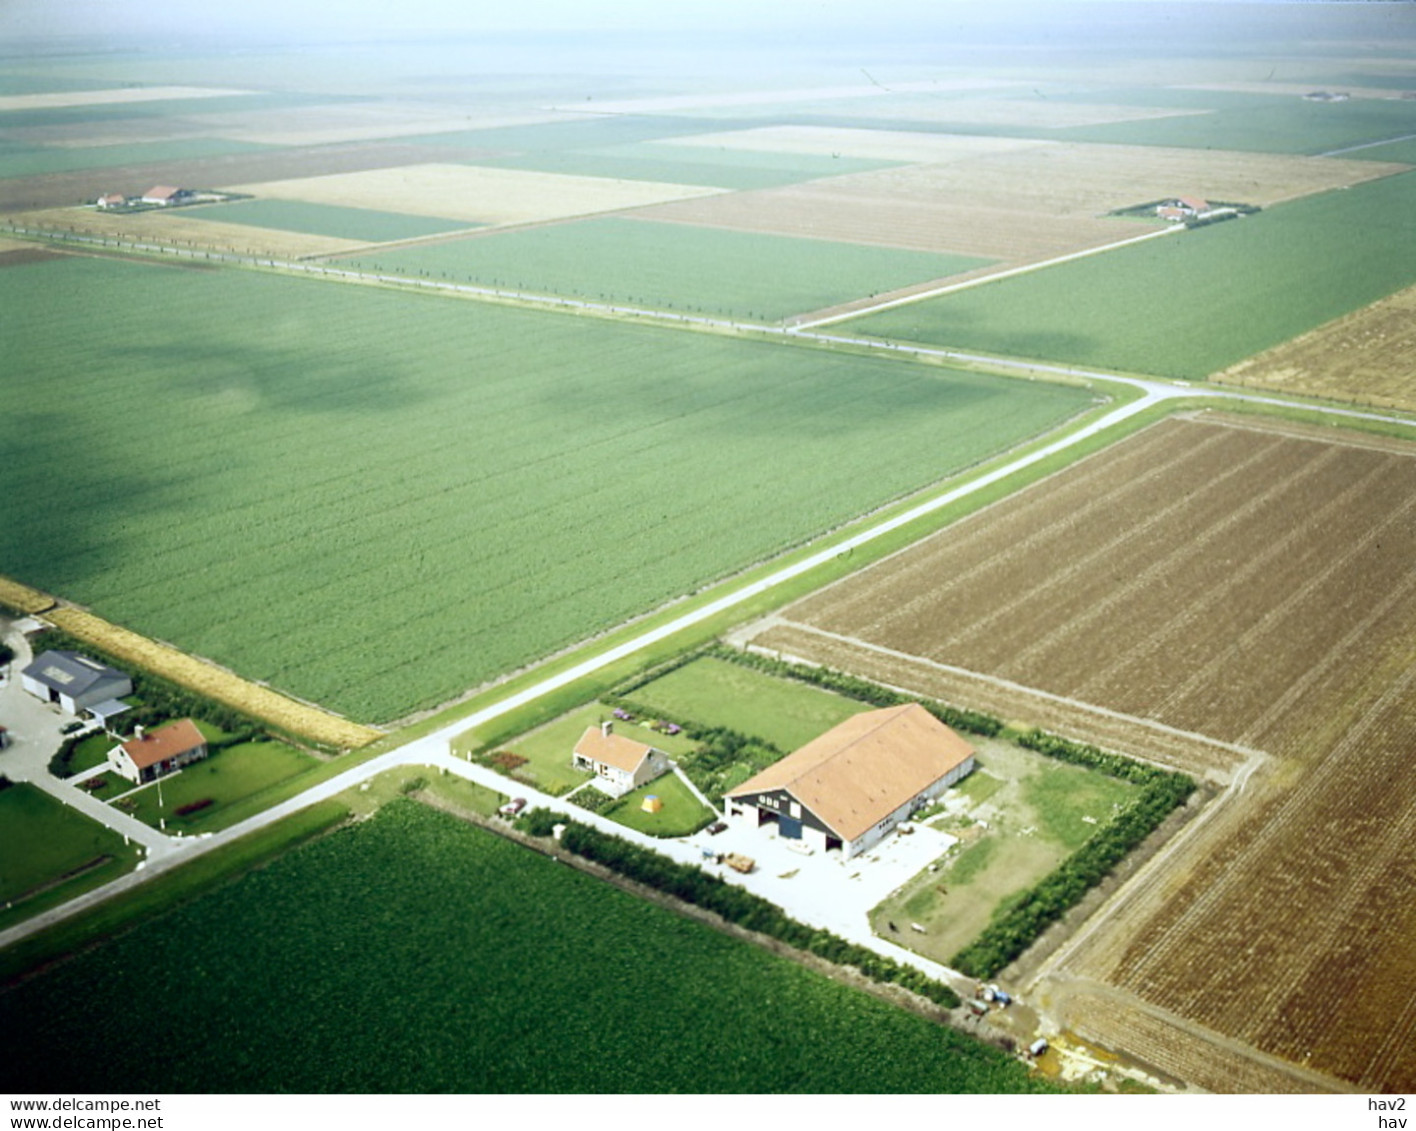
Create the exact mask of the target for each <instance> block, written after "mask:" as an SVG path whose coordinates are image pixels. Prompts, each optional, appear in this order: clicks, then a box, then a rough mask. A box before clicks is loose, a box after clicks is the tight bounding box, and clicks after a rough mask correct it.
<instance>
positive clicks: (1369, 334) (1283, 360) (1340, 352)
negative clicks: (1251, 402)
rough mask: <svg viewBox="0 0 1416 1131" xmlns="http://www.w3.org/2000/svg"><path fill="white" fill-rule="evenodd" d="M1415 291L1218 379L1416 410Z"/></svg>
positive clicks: (1329, 325) (1322, 328) (1266, 353)
mask: <svg viewBox="0 0 1416 1131" xmlns="http://www.w3.org/2000/svg"><path fill="white" fill-rule="evenodd" d="M1413 356H1416V287H1409V288H1407V289H1406V290H1404V291H1400V292H1398V293H1397V294H1394V295H1392V296H1391V297H1390V298H1385V299H1382V300H1381V301H1380V302H1376V303H1373V304H1372V305H1371V306H1367V307H1364V308H1362V309H1361V310H1358V311H1354V312H1353V313H1352V314H1349V315H1347V316H1346V317H1344V318H1339V319H1336V320H1335V321H1332V322H1329V323H1327V324H1326V325H1325V326H1319V327H1318V328H1317V329H1316V330H1312V331H1310V332H1309V333H1307V334H1304V335H1303V336H1302V337H1299V338H1295V339H1294V340H1293V341H1291V342H1284V343H1283V344H1282V345H1279V346H1275V347H1274V348H1273V349H1271V350H1265V351H1264V352H1263V353H1261V354H1259V355H1258V356H1257V357H1251V358H1249V359H1248V360H1247V361H1241V362H1240V363H1239V364H1238V365H1233V366H1230V367H1229V368H1228V369H1226V370H1224V371H1223V372H1221V373H1217V374H1216V375H1215V380H1217V381H1222V382H1224V383H1225V384H1233V385H1248V386H1252V387H1255V388H1260V389H1276V390H1278V391H1280V392H1286V393H1306V394H1309V395H1311V396H1317V397H1331V398H1333V399H1335V400H1344V401H1356V402H1358V403H1359V404H1370V405H1379V406H1381V407H1383V408H1398V409H1407V410H1416V368H1413V367H1412V364H1411V358H1412V357H1413Z"/></svg>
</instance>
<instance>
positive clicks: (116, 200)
mask: <svg viewBox="0 0 1416 1131" xmlns="http://www.w3.org/2000/svg"><path fill="white" fill-rule="evenodd" d="M97 203H98V206H99V207H100V208H122V207H123V205H125V204H127V203H128V198H127V197H126V196H124V195H123V194H122V193H121V192H110V193H106V194H104V195H103V196H100V197H99V198H98V201H97Z"/></svg>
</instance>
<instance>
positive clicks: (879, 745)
mask: <svg viewBox="0 0 1416 1131" xmlns="http://www.w3.org/2000/svg"><path fill="white" fill-rule="evenodd" d="M973 767H974V749H973V747H972V746H970V745H969V744H968V743H967V742H965V741H964V740H963V739H962V738H960V737H959V736H958V735H957V734H955V733H954V732H953V731H952V730H950V729H949V728H948V727H947V726H945V725H944V724H943V723H941V722H940V721H939V720H938V719H936V718H935V717H934V716H933V715H931V714H930V713H929V712H928V711H926V710H925V709H924V708H923V707H921V706H920V705H919V704H918V703H908V704H905V705H903V706H900V707H886V708H884V709H883V710H879V711H866V712H864V713H863V714H859V715H855V716H853V717H852V718H849V719H847V720H846V721H845V722H843V723H841V724H840V725H838V726H836V727H833V728H832V729H831V730H829V731H827V732H826V733H825V734H823V735H821V737H819V738H816V739H813V740H812V741H811V742H808V743H807V744H806V745H805V746H803V747H802V748H801V749H800V750H798V751H796V753H794V754H789V755H787V757H785V758H783V759H782V760H781V761H780V762H777V763H776V764H775V765H772V766H769V767H768V768H767V769H765V770H763V771H762V772H761V773H760V774H758V775H757V776H756V777H753V778H749V779H748V780H747V781H745V782H743V783H742V785H740V786H738V787H737V788H736V789H734V790H731V791H730V792H729V793H727V794H726V795H725V797H724V805H725V810H726V815H727V817H728V819H729V820H731V821H734V822H735V823H738V824H746V825H750V826H752V827H757V828H760V827H761V826H763V825H767V824H773V825H775V826H776V830H777V835H778V836H779V837H782V838H784V839H787V840H800V841H804V842H805V843H807V844H808V845H810V846H811V847H813V848H820V849H823V850H828V851H829V850H839V851H840V852H841V854H842V856H844V857H851V856H855V855H856V854H858V853H860V852H864V851H866V850H867V849H869V848H870V847H871V846H873V845H874V844H875V843H876V842H878V841H879V840H880V839H881V838H882V837H884V836H886V835H887V834H889V833H890V832H891V831H892V830H893V829H894V828H895V826H897V825H898V824H900V822H901V821H904V820H905V819H907V818H908V817H909V815H910V814H911V813H912V812H914V811H915V810H916V809H918V808H920V807H921V806H923V805H925V804H927V803H928V802H929V801H931V800H933V799H934V798H936V797H938V796H939V795H940V794H941V793H943V792H944V791H945V790H946V789H948V788H949V787H950V786H952V785H953V784H954V783H955V782H957V781H959V780H960V779H961V778H963V777H964V776H965V775H966V774H968V773H969V772H970V771H971V770H972V769H973Z"/></svg>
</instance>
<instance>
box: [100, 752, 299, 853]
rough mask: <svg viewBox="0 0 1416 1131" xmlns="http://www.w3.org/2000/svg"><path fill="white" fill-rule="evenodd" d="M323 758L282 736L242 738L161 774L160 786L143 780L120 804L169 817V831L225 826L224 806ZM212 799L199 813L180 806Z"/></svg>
mask: <svg viewBox="0 0 1416 1131" xmlns="http://www.w3.org/2000/svg"><path fill="white" fill-rule="evenodd" d="M318 764H319V763H318V762H317V760H316V759H314V758H312V757H311V756H310V755H308V754H305V753H302V752H301V751H299V750H296V749H295V748H294V747H291V746H286V745H285V744H284V743H281V742H243V743H240V744H238V745H236V746H229V747H227V748H226V749H225V750H219V751H216V752H215V753H213V754H211V755H209V756H208V757H207V758H205V759H203V760H202V761H200V762H194V763H193V764H192V765H190V766H187V767H186V768H185V769H183V770H182V771H181V772H180V773H177V774H173V775H169V776H168V777H165V778H162V779H161V788H160V789H159V787H158V783H157V782H153V783H152V784H151V785H147V786H144V787H143V788H142V789H141V790H140V791H138V792H136V793H133V794H131V795H130V797H129V798H128V799H127V800H128V801H129V802H130V804H125V805H122V806H120V807H121V808H124V809H126V810H127V811H128V812H131V813H132V814H133V816H135V817H137V818H138V820H140V821H145V822H147V823H148V824H149V825H152V826H154V827H157V825H158V823H159V820H160V819H165V820H166V822H167V831H168V832H177V831H179V830H180V831H188V832H190V831H196V832H202V831H205V830H207V829H217V828H222V827H223V817H224V816H225V811H226V810H227V808H228V807H230V806H231V805H232V804H234V803H235V802H237V801H242V800H244V799H245V798H248V797H251V796H253V795H254V794H257V793H259V792H260V791H261V790H263V789H266V788H268V787H269V786H272V785H275V784H277V783H278V782H282V781H285V780H287V779H289V778H292V777H295V776H296V775H297V774H301V773H304V772H305V771H306V770H309V769H312V768H313V767H314V766H316V765H318ZM159 799H160V800H159ZM208 799H210V800H211V801H212V802H213V803H212V804H211V805H208V806H206V807H205V808H203V809H200V810H198V811H197V812H195V813H191V814H187V815H185V816H184V815H179V814H178V812H177V810H178V809H179V808H181V807H182V806H183V805H188V804H191V803H192V802H195V801H204V800H208Z"/></svg>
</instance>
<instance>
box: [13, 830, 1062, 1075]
mask: <svg viewBox="0 0 1416 1131" xmlns="http://www.w3.org/2000/svg"><path fill="white" fill-rule="evenodd" d="M724 987H732V990H733V992H731V993H725V992H724ZM391 1017H397V1019H398V1023H397V1024H390V1020H389V1019H390V1018H391ZM174 1029H175V1030H177V1031H180V1033H181V1037H182V1039H181V1040H173V1041H169V1042H167V1043H166V1045H165V1047H164V1050H163V1055H162V1056H161V1057H115V1056H113V1055H112V1050H113V1049H114V1048H134V1047H141V1046H142V1045H143V1044H144V1043H145V1042H150V1041H151V1039H152V1034H153V1033H154V1032H159V1031H161V1032H170V1031H174ZM0 1034H3V1036H0V1064H3V1065H4V1068H3V1070H0V1079H3V1080H5V1081H8V1082H9V1084H10V1086H11V1090H14V1087H15V1086H16V1084H17V1082H20V1081H23V1090H24V1091H27V1092H37V1093H43V1092H46V1091H62V1092H63V1093H64V1094H71V1093H90V1092H91V1093H105V1092H123V1093H130V1092H161V1093H173V1092H175V1093H190V1092H204V1093H205V1092H216V1093H223V1092H228V1093H243V1092H426V1093H431V1092H454V1093H470V1092H493V1093H509V1092H534V1093H552V1092H605V1093H619V1092H627V1093H666V1092H712V1093H740V1092H753V1093H764V1094H765V1093H788V1092H793V1093H806V1092H872V1093H873V1092H962V1091H970V1092H1014V1091H1040V1090H1043V1089H1045V1088H1046V1087H1047V1085H1045V1084H1044V1083H1043V1082H1042V1081H1040V1080H1035V1079H1031V1078H1029V1076H1028V1075H1027V1070H1026V1068H1025V1067H1024V1066H1022V1065H1021V1064H1019V1063H1018V1062H1017V1061H1015V1060H1012V1059H1011V1058H1009V1057H1006V1056H1004V1055H1003V1054H1001V1053H999V1052H997V1051H996V1050H994V1049H991V1048H987V1047H985V1046H983V1045H980V1044H978V1043H977V1042H975V1041H973V1040H972V1039H970V1038H968V1037H965V1036H963V1035H961V1034H958V1033H955V1032H954V1031H952V1030H950V1029H947V1028H944V1027H942V1026H938V1025H935V1024H932V1023H930V1022H927V1021H924V1020H923V1019H921V1018H918V1017H915V1016H914V1015H912V1014H908V1013H905V1012H903V1011H902V1010H899V1009H898V1008H896V1007H894V1006H891V1005H888V1004H886V1003H884V1002H881V1001H879V1000H877V999H875V998H872V997H869V996H867V995H864V994H862V993H859V992H857V991H854V990H851V989H848V988H846V987H844V986H841V985H838V984H836V983H834V982H831V981H828V980H826V979H824V978H822V977H821V976H819V975H816V974H813V973H810V972H808V971H806V970H804V969H802V968H800V967H798V966H796V965H794V964H792V963H789V962H786V961H784V960H782V959H779V958H776V957H775V956H772V955H769V954H767V953H766V952H764V951H761V950H758V949H756V948H754V947H751V946H748V945H746V944H744V943H741V942H739V941H737V940H735V939H731V938H729V937H727V936H725V935H721V934H719V933H717V932H715V931H712V930H710V929H709V928H707V927H704V926H702V925H700V924H698V923H696V922H691V921H689V920H686V919H681V918H679V917H677V916H675V915H672V914H670V913H667V912H665V911H663V910H662V909H660V908H658V907H655V906H652V905H650V904H647V903H645V902H643V901H641V900H639V899H637V898H635V897H633V896H630V895H628V894H627V893H624V892H621V891H619V890H617V889H615V888H612V887H609V886H608V885H605V884H603V883H600V882H599V881H596V880H593V879H591V878H589V877H587V876H585V875H583V874H582V873H580V872H577V871H575V870H573V869H570V868H566V867H564V866H563V865H560V864H557V863H555V862H554V861H551V860H548V859H546V858H544V857H542V856H539V855H536V854H534V853H531V852H527V851H526V850H525V849H522V848H519V847H517V846H516V845H513V844H511V843H509V842H507V841H504V840H501V839H500V838H498V837H496V836H494V835H491V834H489V833H486V832H483V831H481V830H479V829H475V828H472V827H470V826H468V825H464V824H462V823H460V822H458V821H456V820H455V819H453V818H450V817H447V816H445V815H443V814H440V813H435V812H432V811H430V810H427V809H425V808H423V807H421V806H417V805H414V804H411V803H401V804H398V805H396V806H393V807H391V808H390V809H388V810H385V811H384V812H383V813H381V814H380V815H379V816H378V817H376V818H375V819H373V820H371V821H367V822H364V823H362V824H359V825H356V826H353V827H351V828H347V829H344V830H341V831H338V832H335V833H333V834H331V835H330V836H327V837H325V838H323V839H322V840H319V841H316V842H314V843H311V844H309V845H307V846H305V847H303V848H301V849H298V850H296V851H294V852H291V853H290V854H288V855H286V856H284V857H282V858H280V859H278V860H276V861H275V862H273V863H272V864H270V865H269V866H267V867H265V868H263V869H261V870H260V871H257V872H252V873H250V874H248V875H246V876H245V877H244V878H243V879H241V880H240V881H238V882H236V883H232V884H228V885H226V886H224V887H222V888H220V889H218V890H215V891H213V892H211V893H210V894H208V895H205V896H203V897H201V898H200V899H197V900H196V901H194V902H192V903H189V904H187V905H185V906H182V907H179V908H177V909H175V910H173V911H172V912H170V913H168V914H166V915H165V916H163V917H162V918H160V919H157V920H155V921H151V922H148V923H146V924H144V925H142V926H139V927H137V928H136V929H134V930H132V931H130V932H128V933H126V934H123V935H121V936H119V937H117V938H115V939H113V940H111V941H109V942H108V943H106V944H105V945H104V946H102V947H101V948H99V949H96V950H93V951H90V952H88V953H85V954H82V955H80V956H78V957H76V958H75V959H73V960H72V961H70V962H67V963H65V964H63V965H62V966H59V967H56V968H54V969H51V970H50V971H48V972H46V973H45V974H43V975H41V976H39V977H37V978H34V979H32V980H30V981H27V982H25V983H24V984H22V985H19V986H15V987H12V988H10V989H7V990H5V991H3V993H0Z"/></svg>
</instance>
